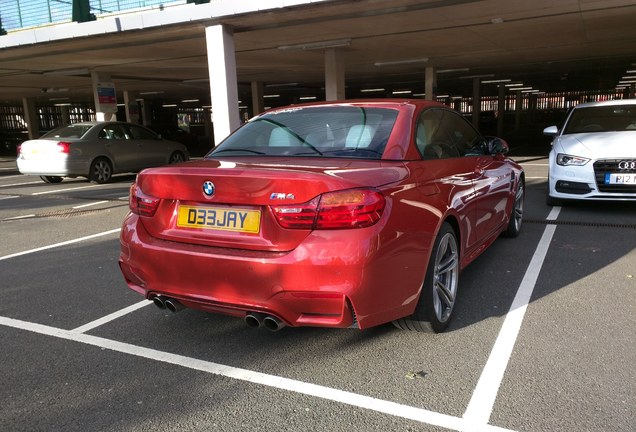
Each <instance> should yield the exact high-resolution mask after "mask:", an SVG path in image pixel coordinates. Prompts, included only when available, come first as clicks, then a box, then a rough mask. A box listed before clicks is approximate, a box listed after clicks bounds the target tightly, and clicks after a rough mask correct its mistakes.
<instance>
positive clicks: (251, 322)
mask: <svg viewBox="0 0 636 432" xmlns="http://www.w3.org/2000/svg"><path fill="white" fill-rule="evenodd" d="M264 318H265V315H264V314H262V313H258V312H249V313H247V314H245V324H247V325H248V326H249V327H252V328H259V327H260V326H261V325H262V324H263V319H264Z"/></svg>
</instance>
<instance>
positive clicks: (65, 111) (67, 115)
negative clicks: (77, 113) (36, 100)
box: [60, 105, 71, 126]
mask: <svg viewBox="0 0 636 432" xmlns="http://www.w3.org/2000/svg"><path fill="white" fill-rule="evenodd" d="M60 112H61V114H62V126H67V125H69V124H71V111H70V110H69V107H68V105H62V106H61V107H60Z"/></svg>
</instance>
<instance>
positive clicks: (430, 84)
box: [424, 66, 437, 100]
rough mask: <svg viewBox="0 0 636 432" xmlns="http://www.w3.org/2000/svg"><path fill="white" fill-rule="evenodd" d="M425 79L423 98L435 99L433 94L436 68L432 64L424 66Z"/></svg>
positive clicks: (434, 93)
mask: <svg viewBox="0 0 636 432" xmlns="http://www.w3.org/2000/svg"><path fill="white" fill-rule="evenodd" d="M424 80H425V87H424V90H425V93H426V96H424V99H426V100H435V96H437V70H436V69H435V67H433V66H426V71H425V73H424Z"/></svg>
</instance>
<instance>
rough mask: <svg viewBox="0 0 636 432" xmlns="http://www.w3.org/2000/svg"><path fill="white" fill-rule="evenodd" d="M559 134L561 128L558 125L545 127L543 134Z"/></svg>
mask: <svg viewBox="0 0 636 432" xmlns="http://www.w3.org/2000/svg"><path fill="white" fill-rule="evenodd" d="M558 134H559V128H558V127H556V126H548V127H547V128H545V129H543V135H548V136H557V135H558Z"/></svg>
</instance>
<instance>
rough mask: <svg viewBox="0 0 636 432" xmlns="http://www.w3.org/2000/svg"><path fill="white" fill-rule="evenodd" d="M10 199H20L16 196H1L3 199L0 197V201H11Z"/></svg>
mask: <svg viewBox="0 0 636 432" xmlns="http://www.w3.org/2000/svg"><path fill="white" fill-rule="evenodd" d="M12 198H20V197H19V196H18V195H10V196H3V197H0V200H6V199H12Z"/></svg>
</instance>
